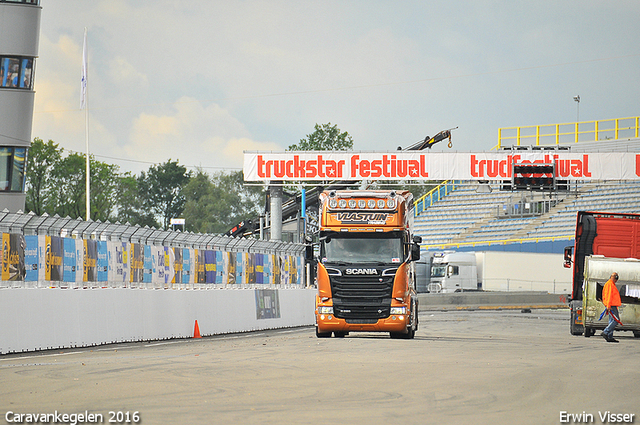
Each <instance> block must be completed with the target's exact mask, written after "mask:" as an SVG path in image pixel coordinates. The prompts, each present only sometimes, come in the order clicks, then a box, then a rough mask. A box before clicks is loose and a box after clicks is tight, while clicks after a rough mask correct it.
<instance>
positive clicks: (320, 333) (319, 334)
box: [316, 326, 331, 338]
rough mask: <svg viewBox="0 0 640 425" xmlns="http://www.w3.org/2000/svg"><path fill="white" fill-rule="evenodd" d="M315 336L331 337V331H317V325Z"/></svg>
mask: <svg viewBox="0 0 640 425" xmlns="http://www.w3.org/2000/svg"><path fill="white" fill-rule="evenodd" d="M316 337H318V338H331V332H318V327H317V326H316Z"/></svg>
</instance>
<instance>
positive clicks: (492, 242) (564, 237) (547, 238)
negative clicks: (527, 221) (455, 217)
mask: <svg viewBox="0 0 640 425" xmlns="http://www.w3.org/2000/svg"><path fill="white" fill-rule="evenodd" d="M574 236H575V235H559V236H541V237H538V238H521V239H500V240H488V241H472V242H457V243H440V244H421V245H420V248H421V249H423V250H427V251H429V250H433V249H443V250H444V249H451V248H461V247H469V246H472V247H476V246H491V245H507V244H514V243H527V242H545V241H550V242H555V241H561V240H570V239H573V238H574Z"/></svg>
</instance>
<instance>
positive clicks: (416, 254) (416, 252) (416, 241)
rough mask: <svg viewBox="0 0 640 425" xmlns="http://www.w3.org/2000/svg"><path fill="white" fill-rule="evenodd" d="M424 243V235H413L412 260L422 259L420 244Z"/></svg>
mask: <svg viewBox="0 0 640 425" xmlns="http://www.w3.org/2000/svg"><path fill="white" fill-rule="evenodd" d="M421 243H422V236H417V235H414V236H413V243H412V244H411V261H418V260H419V259H420V244H421Z"/></svg>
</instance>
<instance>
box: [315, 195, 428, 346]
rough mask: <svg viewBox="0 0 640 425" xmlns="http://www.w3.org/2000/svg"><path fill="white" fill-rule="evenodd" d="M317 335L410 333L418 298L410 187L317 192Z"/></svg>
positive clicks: (414, 324)
mask: <svg viewBox="0 0 640 425" xmlns="http://www.w3.org/2000/svg"><path fill="white" fill-rule="evenodd" d="M319 205H320V229H319V241H320V247H319V248H320V249H319V258H318V262H317V266H318V267H317V285H318V294H317V295H316V310H315V313H316V336H317V337H318V338H328V337H331V335H332V334H333V335H334V336H335V337H344V336H345V335H348V334H349V332H356V331H357V332H389V333H390V335H391V337H392V338H406V339H411V338H413V337H414V335H415V332H416V330H417V329H418V300H417V297H416V292H415V273H414V265H413V261H416V260H418V259H419V258H420V245H419V244H420V242H421V238H420V237H419V236H414V237H413V238H412V236H411V229H410V228H411V226H410V222H412V218H413V215H412V214H413V212H412V208H413V195H412V194H411V192H409V191H391V190H389V191H381V190H372V191H369V190H367V191H351V190H332V191H325V192H323V193H321V194H320V197H319Z"/></svg>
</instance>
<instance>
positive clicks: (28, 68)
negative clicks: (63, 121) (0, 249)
mask: <svg viewBox="0 0 640 425" xmlns="http://www.w3.org/2000/svg"><path fill="white" fill-rule="evenodd" d="M41 10H42V8H41V7H40V0H0V111H2V113H0V211H2V210H4V209H5V208H6V209H8V210H9V211H10V212H16V211H18V210H23V211H24V208H25V199H26V195H25V192H24V183H25V166H26V159H27V151H28V149H29V146H30V145H31V125H32V121H33V104H34V99H35V91H34V90H33V81H34V76H35V69H36V58H37V56H38V41H39V37H40V14H41Z"/></svg>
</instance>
